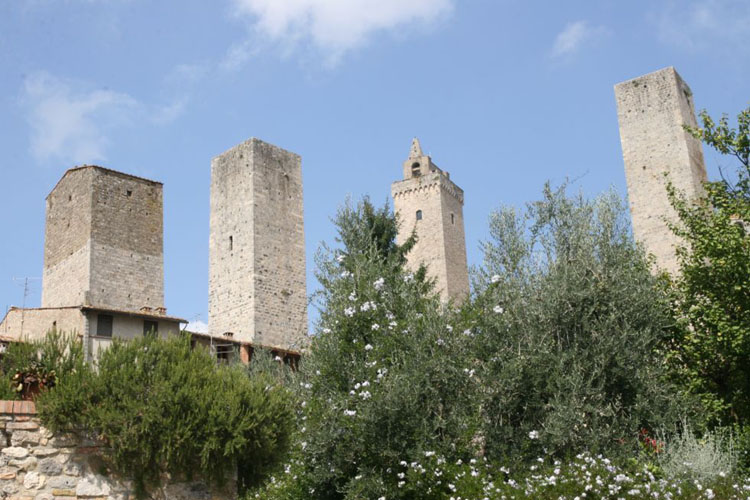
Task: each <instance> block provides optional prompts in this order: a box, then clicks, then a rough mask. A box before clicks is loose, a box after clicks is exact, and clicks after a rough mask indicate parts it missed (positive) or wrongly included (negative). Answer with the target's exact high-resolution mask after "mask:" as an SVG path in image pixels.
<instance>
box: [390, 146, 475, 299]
mask: <svg viewBox="0 0 750 500" xmlns="http://www.w3.org/2000/svg"><path fill="white" fill-rule="evenodd" d="M412 160H415V161H419V163H421V164H422V165H425V166H427V167H433V165H432V163H431V161H430V159H429V157H427V156H423V157H419V158H412V159H410V160H407V162H406V163H405V166H404V175H408V177H407V178H406V179H404V180H402V181H397V182H394V183H393V184H392V186H391V195H392V196H393V206H394V209H395V211H396V213H397V214H398V217H399V222H400V227H399V232H398V238H397V241H398V243H399V244H402V243H403V242H404V241H405V240H406V239H407V238H408V237H409V236H410V235H411V233H412V231H413V230H414V229H416V232H417V243H416V245H415V246H414V248H413V249H412V251H411V252H410V253H409V254H408V256H407V257H408V264H409V265H410V266H411V267H412V268H413V269H416V268H417V267H419V265H420V264H425V266H426V267H427V270H428V274H429V275H430V276H431V277H433V278H435V279H436V289H437V291H438V292H440V294H441V297H442V298H443V299H444V300H445V301H447V300H449V299H453V300H458V301H460V300H462V299H463V298H465V297H466V296H467V295H468V293H469V275H468V267H467V263H466V237H465V235H464V222H463V191H462V190H461V189H460V188H459V187H458V186H456V185H455V184H454V183H453V182H452V181H451V180H450V179H449V178H448V176H447V173H445V172H442V171H440V170H439V169H437V168H436V167H435V168H434V170H433V171H431V172H430V171H429V170H427V173H423V174H421V175H419V176H416V177H412V176H411V171H410V168H407V167H408V166H409V165H408V164H409V163H411V162H412ZM425 170H426V169H425ZM418 210H419V211H421V212H422V220H417V218H416V214H417V211H418Z"/></svg>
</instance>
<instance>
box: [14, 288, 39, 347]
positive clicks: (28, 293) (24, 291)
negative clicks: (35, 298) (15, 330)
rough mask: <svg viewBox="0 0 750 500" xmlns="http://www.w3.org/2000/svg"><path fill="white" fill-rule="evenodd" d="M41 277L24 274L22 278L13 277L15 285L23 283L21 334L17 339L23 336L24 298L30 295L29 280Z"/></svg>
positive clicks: (24, 318)
mask: <svg viewBox="0 0 750 500" xmlns="http://www.w3.org/2000/svg"><path fill="white" fill-rule="evenodd" d="M41 279H42V278H36V277H30V276H26V277H24V278H13V281H14V282H15V283H16V284H17V285H21V283H23V285H21V286H23V301H22V302H21V334H20V335H19V339H22V338H23V324H24V322H25V320H26V299H27V298H28V297H29V295H31V287H30V286H29V281H39V280H41Z"/></svg>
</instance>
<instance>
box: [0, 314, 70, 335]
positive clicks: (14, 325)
mask: <svg viewBox="0 0 750 500" xmlns="http://www.w3.org/2000/svg"><path fill="white" fill-rule="evenodd" d="M83 319H84V318H83V314H82V313H81V310H80V309H79V308H77V307H66V308H52V309H25V310H23V309H19V308H11V310H10V311H8V314H7V315H6V316H5V319H3V321H2V322H1V323H0V335H2V336H3V337H4V338H6V339H8V340H15V341H19V340H22V339H27V340H37V339H42V338H44V336H45V334H46V333H47V332H48V331H50V330H52V329H53V328H57V330H58V331H61V332H66V333H73V332H75V333H76V334H78V335H82V334H83V328H84V324H83Z"/></svg>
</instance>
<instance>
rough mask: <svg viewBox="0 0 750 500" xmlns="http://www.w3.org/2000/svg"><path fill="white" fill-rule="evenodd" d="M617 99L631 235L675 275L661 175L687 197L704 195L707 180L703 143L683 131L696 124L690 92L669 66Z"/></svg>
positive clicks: (622, 88)
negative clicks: (631, 224) (686, 126)
mask: <svg viewBox="0 0 750 500" xmlns="http://www.w3.org/2000/svg"><path fill="white" fill-rule="evenodd" d="M615 98H616V99H617V117H618V120H619V123H620V141H621V143H622V153H623V157H624V160H625V177H626V179H627V183H628V199H629V202H630V213H631V215H632V218H633V234H634V236H635V238H636V240H638V241H641V242H642V243H643V244H644V245H645V247H646V250H647V251H648V252H649V253H652V254H654V255H655V256H656V263H657V265H658V266H659V267H660V268H662V269H665V270H667V271H670V272H674V271H676V270H677V258H676V256H675V246H676V245H678V244H679V239H678V238H677V237H676V236H675V235H674V234H673V233H672V232H671V231H670V230H669V228H668V227H667V225H666V223H665V221H664V220H665V218H666V219H668V220H675V219H676V214H675V212H674V210H673V209H672V207H671V205H670V203H669V199H668V197H667V192H666V188H665V186H666V180H665V174H666V175H667V178H668V179H669V180H670V181H671V182H672V184H673V185H674V186H675V187H676V188H677V189H679V190H680V191H682V192H684V193H685V194H686V195H687V196H688V197H689V198H696V197H699V196H700V195H701V194H702V192H703V187H702V183H703V182H705V180H706V167H705V165H704V163H703V148H702V146H701V143H700V141H698V140H697V139H695V138H694V137H693V136H691V135H690V134H688V133H687V132H686V131H685V130H684V128H683V125H690V126H693V127H695V126H697V123H696V120H695V110H694V106H693V94H692V92H691V91H690V88H689V87H688V85H687V84H686V83H685V82H684V81H683V80H682V78H681V77H680V75H678V74H677V71H675V69H674V68H672V67H669V68H665V69H662V70H659V71H656V72H654V73H649V74H647V75H644V76H640V77H638V78H634V79H632V80H628V81H625V82H622V83H618V84H617V85H615Z"/></svg>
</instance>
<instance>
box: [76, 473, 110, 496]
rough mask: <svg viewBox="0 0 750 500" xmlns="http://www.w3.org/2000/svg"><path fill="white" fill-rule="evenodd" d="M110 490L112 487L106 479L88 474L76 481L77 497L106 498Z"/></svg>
mask: <svg viewBox="0 0 750 500" xmlns="http://www.w3.org/2000/svg"><path fill="white" fill-rule="evenodd" d="M111 490H112V485H111V484H110V482H109V480H108V479H107V478H106V477H104V476H100V475H98V474H89V475H86V476H85V477H84V478H83V479H81V480H80V481H78V485H77V486H76V495H77V496H79V497H101V496H104V497H106V496H107V495H109V492H110V491H111Z"/></svg>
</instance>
